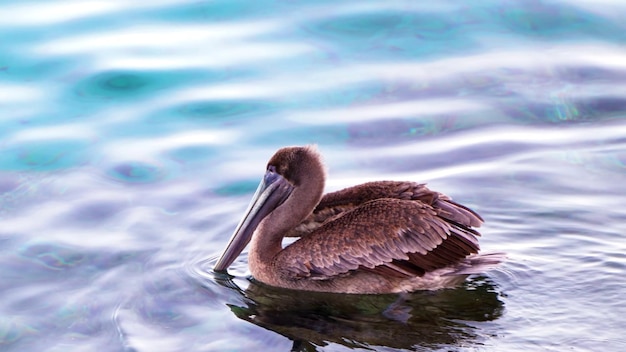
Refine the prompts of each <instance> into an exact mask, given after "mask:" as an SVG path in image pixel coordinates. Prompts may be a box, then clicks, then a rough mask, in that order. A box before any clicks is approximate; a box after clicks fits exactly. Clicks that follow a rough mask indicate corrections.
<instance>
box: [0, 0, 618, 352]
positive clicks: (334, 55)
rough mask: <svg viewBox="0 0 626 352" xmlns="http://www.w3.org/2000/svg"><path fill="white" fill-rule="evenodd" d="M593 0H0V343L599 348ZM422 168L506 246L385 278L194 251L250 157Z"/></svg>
mask: <svg viewBox="0 0 626 352" xmlns="http://www.w3.org/2000/svg"><path fill="white" fill-rule="evenodd" d="M625 15H626V6H624V5H623V4H622V3H621V2H619V1H601V2H600V3H598V2H591V1H585V0H579V1H525V2H522V1H505V2H501V1H481V2H467V4H462V3H458V2H452V1H443V2H432V3H430V4H426V3H424V4H420V3H416V2H409V1H407V2H403V1H394V2H365V1H354V2H335V1H333V2H330V1H328V2H321V1H316V2H297V1H293V2H268V1H255V2H238V1H212V2H199V1H169V0H160V1H151V2H127V1H105V2H99V1H55V2H45V1H39V2H38V1H5V2H2V4H1V5H0V31H1V32H2V33H3V34H4V35H3V36H2V38H3V39H2V40H1V41H0V244H1V247H0V292H1V294H2V298H3V299H2V300H1V302H0V313H1V314H0V350H2V351H79V350H80V351H84V350H97V351H104V350H107V351H122V350H129V351H244V350H253V351H257V350H263V351H266V350H273V351H288V350H290V349H292V348H293V349H294V350H301V351H313V350H318V351H345V350H350V349H356V350H368V349H372V350H380V351H392V350H402V349H405V350H433V349H434V350H439V349H440V350H445V351H448V350H472V351H473V350H486V351H538V350H552V351H563V350H570V351H598V350H602V351H621V350H624V348H626V338H625V337H623V336H624V333H623V328H624V324H623V322H624V316H626V305H624V304H623V297H624V295H625V294H626V280H625V279H624V271H625V268H626V238H625V230H626V225H625V224H626V210H625V207H624V199H625V196H626V187H625V186H624V184H625V181H626V176H625V175H626V119H625V118H626V46H625V44H626V25H625V24H624V21H623V18H624V16H625ZM306 143H317V144H318V145H319V149H320V150H321V152H322V153H323V154H324V156H325V160H326V163H327V165H328V167H329V173H330V180H329V182H328V184H327V188H328V190H336V189H339V188H341V187H344V186H348V185H352V184H355V183H357V182H362V181H367V180H375V179H399V180H415V181H420V182H428V183H429V185H430V187H431V188H432V189H436V190H438V191H441V192H445V193H446V194H448V195H451V196H452V197H453V198H454V199H455V200H458V201H460V202H462V203H464V204H467V205H469V206H471V207H473V208H474V209H476V210H477V211H478V212H480V214H481V215H482V216H483V217H484V218H485V220H486V224H485V226H484V229H483V231H482V232H483V239H482V247H483V250H484V251H505V252H507V253H508V255H509V259H508V261H507V262H506V263H505V264H504V265H502V266H501V267H500V268H499V269H497V270H494V271H491V272H488V273H486V274H485V275H484V276H478V277H473V278H471V279H469V280H468V281H467V282H466V284H465V285H464V286H463V287H459V288H458V289H454V290H444V291H438V292H426V293H424V292H417V293H414V294H410V295H407V296H394V295H390V296H373V297H372V296H344V295H326V294H302V293H298V292H289V291H284V290H275V289H271V288H267V287H265V286H261V285H258V284H256V283H254V282H249V280H248V272H247V265H246V256H245V255H242V256H241V257H240V258H239V260H238V261H237V262H236V263H235V265H234V266H233V268H232V269H231V271H230V272H231V273H232V274H233V275H235V277H234V278H233V279H232V280H231V279H229V278H226V277H219V276H218V277H216V276H214V274H213V273H212V272H211V271H210V268H211V267H212V264H213V263H214V260H215V259H216V257H217V255H219V253H220V251H221V250H222V248H223V247H224V245H225V243H226V241H227V239H228V238H229V236H230V234H231V232H232V231H233V229H234V227H235V225H236V223H237V221H238V220H239V217H240V216H241V215H242V213H243V211H244V209H245V208H246V206H247V202H248V200H249V198H250V196H251V194H252V192H253V191H254V188H255V186H256V184H257V182H258V179H259V178H260V176H261V175H262V172H263V169H264V166H265V162H266V160H267V158H268V157H269V156H270V155H271V154H272V153H273V151H274V150H275V149H276V148H278V147H280V146H283V145H291V144H306Z"/></svg>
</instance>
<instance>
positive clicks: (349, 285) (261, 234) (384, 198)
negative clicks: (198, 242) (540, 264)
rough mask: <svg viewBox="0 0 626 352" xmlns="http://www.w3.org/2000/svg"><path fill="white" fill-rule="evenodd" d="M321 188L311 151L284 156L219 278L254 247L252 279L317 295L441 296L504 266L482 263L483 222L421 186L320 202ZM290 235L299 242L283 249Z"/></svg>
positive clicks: (346, 193)
mask: <svg viewBox="0 0 626 352" xmlns="http://www.w3.org/2000/svg"><path fill="white" fill-rule="evenodd" d="M324 180H325V172H324V167H323V165H322V163H321V158H320V156H319V154H318V153H317V151H316V150H315V148H313V147H287V148H281V149H280V150H278V151H277V152H276V154H274V156H273V157H272V158H271V159H270V161H269V162H268V165H267V172H266V175H265V177H264V180H263V181H262V182H261V185H260V186H259V189H258V190H257V193H256V194H255V197H254V199H253V201H252V203H251V204H250V208H249V209H248V211H247V213H246V216H245V217H244V219H243V220H242V221H241V223H240V224H239V226H238V228H237V230H236V231H235V233H234V235H233V237H232V238H231V241H230V243H229V245H228V247H227V248H226V250H225V251H224V254H223V255H222V257H221V258H220V259H219V261H218V263H217V264H216V266H215V270H218V271H219V270H225V269H226V268H227V267H228V266H229V265H230V264H231V263H232V262H233V261H234V260H235V259H236V257H237V255H238V254H239V253H240V252H241V251H242V250H243V248H244V247H245V246H246V244H247V243H248V242H249V241H250V239H251V240H252V245H251V249H250V253H249V266H250V269H251V271H252V275H253V276H254V277H255V279H257V280H259V281H261V282H264V283H266V284H269V285H273V286H280V287H285V288H293V289H301V290H312V291H328V292H346V293H388V292H401V291H413V290H418V289H439V288H443V287H449V286H453V285H455V284H457V283H459V282H461V281H462V280H463V279H464V278H465V277H466V276H467V275H468V274H471V273H478V272H481V271H483V270H485V269H486V268H488V267H490V266H492V265H494V264H497V263H498V262H499V261H500V260H501V259H502V256H501V255H499V254H492V255H477V253H478V250H479V246H478V239H477V236H480V234H479V233H478V232H477V231H476V230H474V229H473V228H474V227H479V226H480V225H481V224H482V222H483V220H482V218H481V217H480V216H479V215H478V214H476V213H475V212H474V211H472V210H471V209H469V208H467V207H465V206H462V205H460V204H458V203H455V202H453V201H452V200H451V199H450V198H449V197H447V196H445V195H443V194H441V193H437V192H433V191H431V190H429V189H428V188H426V186H424V185H423V184H418V183H414V182H398V181H378V182H369V183H365V184H361V185H358V186H354V187H350V188H346V189H343V190H340V191H337V192H333V193H329V194H326V195H324V196H323V197H322V192H323V188H324ZM285 236H291V237H300V238H299V239H298V240H297V241H295V242H293V243H292V244H290V245H288V246H286V247H285V248H282V239H283V237H285Z"/></svg>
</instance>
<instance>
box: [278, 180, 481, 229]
mask: <svg viewBox="0 0 626 352" xmlns="http://www.w3.org/2000/svg"><path fill="white" fill-rule="evenodd" d="M383 198H392V199H400V200H412V201H418V202H421V203H424V204H428V205H430V206H432V208H433V209H434V210H435V211H436V212H437V215H438V216H439V217H441V218H443V219H445V220H448V221H452V222H455V223H457V224H459V225H462V226H465V227H471V226H474V227H480V225H481V224H482V223H483V219H482V218H481V217H480V216H479V215H478V214H476V213H475V212H474V211H472V210H471V209H469V208H467V207H465V206H463V205H461V204H458V203H456V202H454V201H452V199H450V198H449V197H448V196H446V195H444V194H442V193H439V192H435V191H431V190H430V189H428V188H427V187H426V185H425V184H423V183H416V182H408V181H374V182H367V183H363V184H360V185H357V186H353V187H348V188H345V189H342V190H339V191H336V192H331V193H327V194H325V195H324V197H323V198H322V200H321V201H320V202H319V204H318V205H317V207H316V208H315V210H314V211H313V213H311V215H309V216H308V217H307V218H306V219H305V220H303V221H302V223H300V225H298V226H297V227H295V228H294V229H292V230H291V231H290V232H289V233H287V237H302V236H306V235H308V234H310V233H312V232H313V231H314V230H315V229H317V228H318V227H320V226H321V225H322V224H323V223H325V222H327V221H329V220H330V221H332V220H333V219H336V218H337V217H339V216H341V215H342V214H343V213H345V212H347V211H351V210H353V209H355V208H357V207H359V206H361V205H363V204H365V203H367V202H370V201H372V200H376V199H383Z"/></svg>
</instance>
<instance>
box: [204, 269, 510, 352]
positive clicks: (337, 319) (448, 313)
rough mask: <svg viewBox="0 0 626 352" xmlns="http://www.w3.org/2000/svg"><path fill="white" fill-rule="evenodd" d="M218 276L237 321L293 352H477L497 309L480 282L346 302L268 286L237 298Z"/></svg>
mask: <svg viewBox="0 0 626 352" xmlns="http://www.w3.org/2000/svg"><path fill="white" fill-rule="evenodd" d="M231 278H232V277H230V276H229V275H225V274H218V275H217V276H216V277H215V279H216V281H217V282H218V283H219V284H220V285H222V286H225V287H228V288H230V289H231V290H233V291H235V292H236V294H238V295H241V296H242V300H241V302H242V303H239V304H229V307H230V309H231V310H232V312H233V313H234V314H235V315H236V316H237V317H239V318H240V319H242V320H245V321H248V322H251V323H253V324H255V325H258V326H260V327H263V328H265V329H268V330H271V331H274V332H276V333H278V334H280V335H283V336H285V337H287V338H289V339H290V340H291V341H293V348H292V351H317V348H318V347H323V346H327V345H329V344H333V343H334V344H339V345H343V346H346V347H349V348H363V349H372V350H376V349H378V348H382V347H388V348H394V349H406V350H430V349H433V348H444V349H445V348H453V349H454V348H458V347H460V346H464V347H468V346H481V345H482V344H484V342H485V341H484V339H485V335H489V334H488V333H485V332H484V331H482V330H481V327H478V326H477V324H476V323H477V322H485V321H492V320H496V319H498V318H499V317H500V316H501V315H502V312H503V309H504V304H503V302H502V301H501V300H500V299H499V296H500V293H499V292H498V287H497V286H496V285H495V284H494V283H493V282H492V281H491V280H490V279H489V278H488V277H485V276H477V277H472V278H470V279H468V280H467V281H466V282H465V283H464V284H463V285H461V286H459V287H457V288H454V289H444V290H438V291H417V292H412V293H401V294H385V295H345V294H337V293H325V292H307V291H299V290H291V289H284V288H277V287H272V286H268V285H266V284H263V283H260V282H258V281H254V280H251V282H250V284H249V286H248V287H247V288H246V289H245V290H242V289H241V288H239V287H238V286H237V285H236V284H235V283H234V282H233V281H232V280H231Z"/></svg>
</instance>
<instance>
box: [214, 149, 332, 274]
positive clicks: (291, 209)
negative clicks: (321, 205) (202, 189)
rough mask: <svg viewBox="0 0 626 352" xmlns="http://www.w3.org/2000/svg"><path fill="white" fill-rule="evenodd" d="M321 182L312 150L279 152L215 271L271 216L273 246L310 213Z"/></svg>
mask: <svg viewBox="0 0 626 352" xmlns="http://www.w3.org/2000/svg"><path fill="white" fill-rule="evenodd" d="M324 178H325V172H324V166H323V164H322V162H321V157H320V155H319V153H318V151H317V149H316V148H315V147H314V146H305V147H285V148H281V149H279V150H278V151H277V152H276V153H275V154H274V155H273V156H272V158H271V159H270V161H269V162H268V163H267V167H266V171H265V175H264V176H263V179H262V180H261V183H260V184H259V186H258V188H257V190H256V192H255V193H254V196H253V197H252V200H251V201H250V205H249V206H248V209H247V210H246V212H245V214H244V216H243V218H242V219H241V221H240V222H239V225H237V228H236V229H235V232H234V233H233V235H232V236H231V238H230V241H229V242H228V245H227V246H226V249H225V250H224V252H223V253H222V255H221V257H220V258H219V260H218V261H217V264H215V267H214V270H215V271H224V270H226V269H227V268H228V267H229V266H230V265H231V264H232V263H233V262H234V261H235V259H237V256H238V255H239V254H240V253H241V252H242V251H243V249H244V248H245V247H246V246H247V245H248V243H249V242H250V240H251V239H252V237H253V236H254V234H255V232H257V231H256V230H257V228H258V227H259V225H260V224H261V222H262V221H263V220H264V219H267V218H268V217H269V216H270V214H273V215H274V216H273V219H272V221H271V223H272V226H268V227H269V228H271V230H270V231H268V233H269V234H271V235H272V237H273V239H274V241H273V242H276V241H279V240H282V237H283V236H284V233H285V232H286V231H288V230H289V228H291V227H293V226H295V225H297V224H298V223H299V222H300V221H301V220H302V219H303V218H305V217H306V216H307V215H308V214H310V213H311V212H312V211H313V208H314V207H315V205H316V204H317V203H318V202H319V200H320V198H321V196H322V192H323V189H324ZM296 198H297V199H296ZM266 236H267V235H266ZM268 237H269V236H268ZM270 243H272V241H270Z"/></svg>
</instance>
